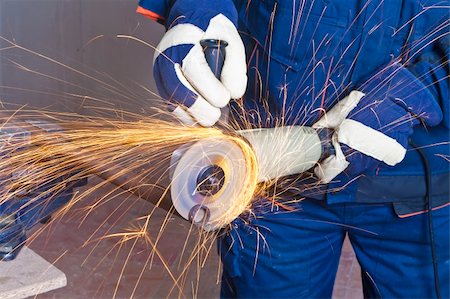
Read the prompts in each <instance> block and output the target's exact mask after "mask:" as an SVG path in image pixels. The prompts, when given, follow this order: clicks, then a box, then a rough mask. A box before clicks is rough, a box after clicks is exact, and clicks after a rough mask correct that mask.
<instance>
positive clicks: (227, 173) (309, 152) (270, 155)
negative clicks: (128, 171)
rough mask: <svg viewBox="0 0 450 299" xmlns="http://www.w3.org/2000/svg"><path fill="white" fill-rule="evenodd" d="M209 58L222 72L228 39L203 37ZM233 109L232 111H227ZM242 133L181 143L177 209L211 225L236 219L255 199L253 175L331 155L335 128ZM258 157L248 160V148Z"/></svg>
mask: <svg viewBox="0 0 450 299" xmlns="http://www.w3.org/2000/svg"><path fill="white" fill-rule="evenodd" d="M201 44H202V46H203V48H204V52H205V56H206V59H207V62H208V64H209V66H210V68H211V69H212V70H213V72H214V73H215V75H216V77H217V78H219V77H220V71H221V69H222V64H223V61H224V59H225V47H226V43H225V42H224V41H219V40H203V41H202V42H201ZM225 113H227V112H225ZM233 135H234V136H235V137H236V138H230V139H228V138H217V137H214V138H205V139H202V140H200V141H198V142H195V143H192V144H187V145H184V146H183V147H181V148H179V149H177V150H176V151H175V152H174V153H173V154H172V158H171V166H170V177H171V198H172V203H173V206H174V207H175V209H176V210H177V212H178V213H179V214H180V215H181V216H182V217H183V218H185V219H187V220H189V221H191V222H192V223H194V224H195V225H198V226H201V227H202V228H203V229H204V230H206V231H213V230H216V229H219V228H221V227H224V226H226V225H227V224H229V223H231V222H232V221H233V220H234V219H235V218H236V217H238V216H239V215H240V214H241V213H242V212H244V211H245V209H248V205H249V203H247V202H242V198H240V196H242V192H243V191H245V188H247V187H248V186H246V184H248V182H249V180H251V178H249V176H252V175H253V176H254V175H255V174H256V178H255V180H256V181H257V182H258V183H262V182H266V181H270V180H273V179H276V178H280V177H283V176H288V175H294V174H299V173H302V172H305V171H307V170H308V169H310V168H312V167H314V166H315V165H316V163H317V162H318V161H320V160H321V159H322V158H323V157H324V156H327V155H329V151H330V150H331V149H332V146H331V132H329V131H328V130H327V129H322V130H316V129H314V128H311V127H305V126H282V127H275V128H260V129H251V130H239V131H235V132H233ZM249 150H250V151H251V154H252V155H253V156H254V157H256V165H254V164H255V161H253V162H252V161H248V160H249V156H251V155H248V154H246V153H248V151H249Z"/></svg>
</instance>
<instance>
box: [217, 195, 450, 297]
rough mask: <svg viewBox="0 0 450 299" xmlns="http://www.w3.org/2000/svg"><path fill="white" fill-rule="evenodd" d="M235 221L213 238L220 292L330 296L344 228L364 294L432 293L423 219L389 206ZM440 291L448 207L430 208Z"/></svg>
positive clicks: (311, 204)
mask: <svg viewBox="0 0 450 299" xmlns="http://www.w3.org/2000/svg"><path fill="white" fill-rule="evenodd" d="M255 214H256V217H250V219H238V220H236V221H235V222H234V224H233V229H232V230H231V231H230V232H229V233H228V234H227V235H224V236H223V237H222V238H220V239H219V249H220V250H221V257H222V261H223V263H224V272H223V280H222V293H221V295H222V297H225V298H226V297H237V298H252V297H253V298H255V297H257V298H329V297H331V294H332V288H333V283H334V279H335V275H336V270H337V266H338V262H339V255H340V251H341V246H342V242H343V239H344V236H345V233H348V235H349V237H350V240H351V242H352V245H353V247H354V249H355V252H356V254H357V257H358V260H359V262H360V264H361V266H362V272H363V282H364V291H365V295H366V296H367V297H383V298H393V297H396V298H412V297H415V298H418V297H422V298H430V297H435V296H436V295H435V291H434V276H433V266H432V259H431V253H430V244H429V235H428V225H427V216H426V214H424V215H417V216H413V217H409V218H405V219H401V218H398V217H397V215H395V213H394V212H393V209H392V205H391V204H339V205H331V206H327V205H326V204H324V203H322V202H318V201H315V200H305V201H303V202H301V203H300V204H299V209H298V210H296V211H292V212H287V211H268V209H265V210H263V211H261V209H260V210H258V209H255ZM433 217H434V218H433V219H434V234H435V238H436V249H437V251H438V262H439V265H440V279H441V289H442V296H443V297H448V295H449V293H448V287H449V283H448V282H449V208H448V207H446V208H442V209H440V210H437V211H434V212H433Z"/></svg>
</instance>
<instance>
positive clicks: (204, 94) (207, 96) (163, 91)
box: [154, 0, 247, 127]
mask: <svg viewBox="0 0 450 299" xmlns="http://www.w3.org/2000/svg"><path fill="white" fill-rule="evenodd" d="M237 19H238V18H237V12H236V8H235V7H234V4H233V2H232V1H231V0H178V1H176V2H175V4H174V6H173V7H172V9H171V11H170V14H169V18H168V20H167V24H168V26H169V30H168V31H167V33H166V34H165V35H164V37H163V38H162V40H161V42H160V43H159V45H158V46H157V50H156V53H155V57H154V75H155V81H156V84H157V87H158V91H159V93H160V95H161V96H162V97H163V98H165V99H167V100H168V101H170V110H171V111H172V112H173V113H174V114H175V115H176V116H177V117H178V118H179V119H180V120H181V121H182V122H183V123H185V124H187V125H195V124H200V125H202V126H205V127H208V126H212V125H214V124H215V123H216V122H217V121H218V120H219V118H220V114H221V112H220V108H222V107H225V106H226V105H227V104H228V102H229V101H230V99H237V98H240V97H242V96H243V95H244V92H245V89H246V87H247V67H246V62H245V49H244V45H243V42H242V40H241V38H240V36H239V33H238V31H237V29H236V26H237ZM202 39H217V40H221V41H225V42H227V43H228V46H227V48H226V57H225V61H224V65H223V69H222V73H221V76H220V80H218V79H216V77H215V76H214V73H213V72H212V71H211V69H210V68H209V66H208V63H207V62H206V59H205V55H204V53H203V49H202V46H201V45H200V40H202Z"/></svg>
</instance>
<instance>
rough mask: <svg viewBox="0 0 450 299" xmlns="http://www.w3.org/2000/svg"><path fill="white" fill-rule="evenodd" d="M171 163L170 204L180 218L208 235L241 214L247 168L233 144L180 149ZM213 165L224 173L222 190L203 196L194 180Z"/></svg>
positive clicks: (211, 142)
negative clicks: (198, 226)
mask: <svg viewBox="0 0 450 299" xmlns="http://www.w3.org/2000/svg"><path fill="white" fill-rule="evenodd" d="M172 163H173V164H172V166H171V168H172V169H173V171H172V183H171V195H172V202H173V205H174V207H175V209H176V210H177V212H178V213H179V214H180V215H181V216H182V217H183V218H185V219H188V220H194V222H195V223H197V224H200V225H201V226H202V227H203V228H204V229H205V230H207V231H211V230H215V229H219V228H221V227H223V226H225V225H227V224H229V223H231V221H233V220H234V219H235V218H236V217H238V216H239V215H240V214H241V213H242V212H244V211H243V210H242V209H243V208H244V207H243V205H242V204H240V203H239V194H241V191H242V188H245V186H243V183H244V181H245V180H244V178H245V177H246V175H247V169H246V165H247V164H246V161H245V157H244V155H243V153H242V151H241V148H240V147H239V146H238V145H237V144H236V143H234V142H233V141H230V140H227V139H221V138H206V139H203V140H201V141H198V142H196V143H194V144H191V145H189V146H187V147H184V148H182V149H180V150H179V151H178V152H177V153H176V155H175V156H173V159H172ZM213 165H216V166H219V167H220V168H222V170H223V172H224V182H223V187H222V188H221V189H220V191H219V192H217V193H216V194H213V195H210V196H205V195H202V194H201V193H200V192H199V191H198V190H197V178H198V177H199V175H200V174H201V173H202V172H203V171H204V169H206V168H208V167H210V166H213ZM193 212H195V213H194V215H193ZM190 218H191V219H190ZM192 218H194V219H192ZM196 218H198V219H196Z"/></svg>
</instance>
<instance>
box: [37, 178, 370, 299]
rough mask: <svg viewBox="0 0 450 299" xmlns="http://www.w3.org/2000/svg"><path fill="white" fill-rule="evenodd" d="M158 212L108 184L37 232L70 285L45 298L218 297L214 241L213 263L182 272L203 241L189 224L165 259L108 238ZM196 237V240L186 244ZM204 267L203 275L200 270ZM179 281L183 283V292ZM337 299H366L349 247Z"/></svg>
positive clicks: (177, 222)
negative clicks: (90, 207) (99, 204)
mask: <svg viewBox="0 0 450 299" xmlns="http://www.w3.org/2000/svg"><path fill="white" fill-rule="evenodd" d="M98 182H100V179H97V178H94V179H93V180H92V181H91V183H90V185H91V186H92V184H94V183H98ZM109 192H112V193H111V194H109ZM114 195H116V197H115V198H114ZM103 196H107V198H109V199H111V200H109V201H105V203H104V204H103V205H101V206H99V207H96V208H95V209H93V210H92V211H90V212H89V213H88V210H87V209H86V208H85V207H86V206H88V205H89V204H93V203H94V202H96V201H97V199H98V198H100V197H103ZM152 208H153V205H152V204H150V203H148V202H146V201H144V200H141V199H139V198H137V197H136V196H133V195H131V194H129V193H120V191H119V190H116V191H114V187H113V186H112V185H107V186H105V187H103V188H101V189H99V190H97V191H95V192H94V193H93V194H91V196H89V199H88V200H86V201H84V202H83V203H82V204H78V205H75V206H74V207H73V208H72V209H71V211H70V212H69V213H68V214H67V215H65V217H63V218H62V219H60V220H59V219H55V220H53V221H52V222H50V223H49V224H48V225H47V226H46V227H45V230H43V231H42V232H40V231H39V229H37V230H36V234H39V235H36V236H37V237H36V238H35V239H34V240H33V242H32V243H31V244H30V247H31V248H32V249H33V250H34V251H35V252H37V253H38V254H40V255H41V256H43V257H44V258H45V259H47V260H48V261H50V262H53V263H54V264H55V265H56V267H58V268H59V269H61V270H62V271H63V272H64V273H65V274H66V276H67V280H68V284H67V287H65V288H63V289H59V290H55V291H51V292H48V293H45V294H42V295H39V296H37V298H41V299H44V298H74V299H75V298H80V299H81V298H83V299H84V298H112V297H114V296H115V297H116V298H129V297H134V298H166V297H170V298H174V297H175V298H176V297H179V295H180V293H181V294H182V296H180V297H187V298H191V297H197V298H218V294H219V284H218V281H219V279H218V277H219V272H220V270H219V269H220V266H219V260H218V257H217V254H216V250H215V249H216V248H215V244H214V242H213V241H208V242H205V243H204V251H209V257H208V258H207V259H206V263H205V264H204V265H201V262H202V261H204V260H205V259H204V258H200V259H195V260H194V261H193V262H192V264H191V265H192V266H191V267H190V270H189V271H188V272H187V273H186V275H181V273H183V267H182V266H183V265H185V264H186V259H187V258H188V257H189V253H191V252H192V250H193V248H194V247H195V246H194V244H196V243H197V242H198V240H197V239H196V238H197V237H196V236H198V235H196V234H192V233H191V234H190V233H189V225H188V224H187V223H186V222H184V221H183V220H181V219H179V218H177V217H171V218H169V220H168V223H167V227H166V228H165V233H164V235H163V236H162V237H161V239H160V240H159V242H158V244H157V246H156V247H157V249H158V253H159V255H160V257H161V258H162V259H161V258H159V257H158V256H157V255H152V254H151V253H152V250H151V245H149V244H148V243H145V242H144V241H142V239H139V240H138V241H136V239H131V240H128V241H127V242H120V237H111V238H106V239H105V238H104V236H105V235H108V234H113V233H121V232H125V231H127V230H129V229H132V227H133V220H134V219H137V218H138V217H141V216H143V215H146V214H147V213H148V212H149V211H151V210H152ZM165 219H166V213H165V212H164V211H162V210H158V211H157V212H156V213H155V214H154V215H153V217H152V220H151V224H150V239H151V241H152V242H154V241H155V240H156V236H157V234H158V231H159V228H160V227H161V225H162V223H163V222H164V221H165ZM134 223H135V224H134V227H136V222H134ZM188 235H191V236H192V237H191V238H189V239H188V240H186V239H187V236H188ZM100 238H102V240H99V239H100ZM185 243H186V250H185V253H184V255H182V254H181V251H182V250H181V249H182V248H183V247H184V245H185ZM203 254H205V253H204V252H203ZM180 265H181V267H180ZM199 268H201V271H200V274H198V273H197V271H196V270H197V269H199ZM197 274H198V275H197ZM174 281H178V287H177V284H175V283H174ZM333 298H336V299H337V298H346V299H351V298H362V292H361V282H360V279H359V266H358V263H357V261H356V259H355V257H354V254H353V251H352V249H351V246H350V244H349V242H346V243H345V244H344V248H343V253H342V256H341V262H340V266H339V272H338V276H337V278H336V284H335V289H334V295H333Z"/></svg>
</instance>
